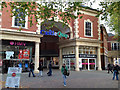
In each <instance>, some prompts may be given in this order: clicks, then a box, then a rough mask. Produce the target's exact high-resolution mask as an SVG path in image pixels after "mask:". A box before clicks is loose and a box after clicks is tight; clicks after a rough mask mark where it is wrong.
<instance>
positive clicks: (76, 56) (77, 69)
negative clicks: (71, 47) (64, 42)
mask: <svg viewBox="0 0 120 90" xmlns="http://www.w3.org/2000/svg"><path fill="white" fill-rule="evenodd" d="M75 60H76V62H75V71H79V46H75Z"/></svg>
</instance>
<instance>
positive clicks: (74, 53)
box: [0, 7, 107, 71]
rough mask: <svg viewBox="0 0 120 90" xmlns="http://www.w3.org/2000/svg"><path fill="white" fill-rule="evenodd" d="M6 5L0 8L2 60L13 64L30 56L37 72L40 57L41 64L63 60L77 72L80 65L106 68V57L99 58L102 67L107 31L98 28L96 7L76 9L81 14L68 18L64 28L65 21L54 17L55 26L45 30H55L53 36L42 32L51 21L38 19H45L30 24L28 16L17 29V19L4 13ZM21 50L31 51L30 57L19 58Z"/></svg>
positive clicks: (87, 67) (85, 68)
mask: <svg viewBox="0 0 120 90" xmlns="http://www.w3.org/2000/svg"><path fill="white" fill-rule="evenodd" d="M9 8H10V7H7V8H4V9H3V11H2V25H1V30H0V33H1V34H2V37H1V39H2V42H3V43H2V47H3V49H2V50H1V51H0V52H2V53H3V57H2V59H3V61H4V60H6V61H8V60H9V61H12V60H14V62H15V64H17V63H18V62H19V61H20V60H22V61H23V62H24V61H30V59H32V58H33V60H34V62H35V70H36V71H37V68H38V65H39V60H41V61H42V62H43V63H44V65H47V64H48V61H50V60H52V61H53V64H54V65H56V66H59V68H61V66H62V64H63V63H65V64H66V65H67V66H68V68H69V69H74V68H75V70H76V71H79V68H82V69H84V70H96V69H98V70H101V69H102V68H104V67H105V63H104V61H106V60H104V59H102V68H101V58H102V57H105V56H107V53H106V52H107V51H106V49H107V44H106V40H107V33H106V30H104V29H102V31H101V29H100V23H99V18H97V17H95V16H96V15H97V12H98V11H97V10H94V9H84V10H82V11H79V12H81V13H84V14H81V15H82V16H83V18H82V19H79V17H80V16H81V15H79V16H78V18H77V19H75V20H71V23H69V24H68V25H66V26H65V27H62V23H64V22H62V20H61V19H60V17H57V20H55V21H54V22H55V24H56V25H57V27H55V26H54V27H53V28H51V31H50V30H48V32H53V31H54V33H53V35H50V34H49V35H43V33H42V32H41V30H45V27H46V25H48V24H49V23H51V21H49V22H45V21H44V20H39V22H44V24H43V25H37V24H36V23H34V25H33V26H32V27H30V24H29V22H28V20H29V17H25V20H26V23H24V25H22V30H21V31H19V26H20V25H19V23H18V21H19V20H17V19H16V17H15V16H14V17H10V12H9V11H8V12H6V10H7V9H8V10H9ZM77 12H78V11H76V12H74V14H75V15H77V14H76V13H77ZM33 17H34V16H33ZM55 18H56V17H55ZM33 22H34V19H33ZM40 32H41V33H40ZM55 33H59V34H60V35H63V34H64V35H65V34H67V35H69V39H64V38H61V37H60V36H59V35H57V36H56V35H55ZM44 34H45V31H44ZM101 35H102V36H101ZM101 41H102V45H101ZM103 43H104V44H103ZM23 50H24V51H25V50H27V51H29V52H30V54H28V57H29V58H27V59H26V58H25V57H24V56H22V59H21V58H20V57H21V56H20V51H23ZM103 51H104V52H103ZM27 53H28V52H27ZM101 55H103V56H101ZM10 56H11V57H12V58H11V57H10ZM23 57H24V58H23ZM17 61H18V62H17ZM14 62H10V63H12V64H11V65H14ZM5 63H6V62H5ZM7 63H8V62H7ZM7 67H8V66H7Z"/></svg>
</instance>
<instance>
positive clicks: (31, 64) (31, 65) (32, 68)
mask: <svg viewBox="0 0 120 90" xmlns="http://www.w3.org/2000/svg"><path fill="white" fill-rule="evenodd" d="M34 65H35V64H34V63H33V62H32V61H31V62H30V71H29V77H30V75H31V72H32V75H33V77H35V74H34V72H33V70H34Z"/></svg>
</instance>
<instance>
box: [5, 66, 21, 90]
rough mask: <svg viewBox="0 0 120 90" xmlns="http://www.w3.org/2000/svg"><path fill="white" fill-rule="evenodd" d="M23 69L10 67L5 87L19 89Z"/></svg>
mask: <svg viewBox="0 0 120 90" xmlns="http://www.w3.org/2000/svg"><path fill="white" fill-rule="evenodd" d="M21 71H22V68H19V67H9V68H8V74H7V79H6V84H5V87H11V88H19V85H20V74H21Z"/></svg>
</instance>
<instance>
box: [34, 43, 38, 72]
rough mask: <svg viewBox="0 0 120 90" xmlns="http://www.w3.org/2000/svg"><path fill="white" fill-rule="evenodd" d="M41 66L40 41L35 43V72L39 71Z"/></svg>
mask: <svg viewBox="0 0 120 90" xmlns="http://www.w3.org/2000/svg"><path fill="white" fill-rule="evenodd" d="M38 67H39V42H36V43H35V69H34V71H35V72H38Z"/></svg>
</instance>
